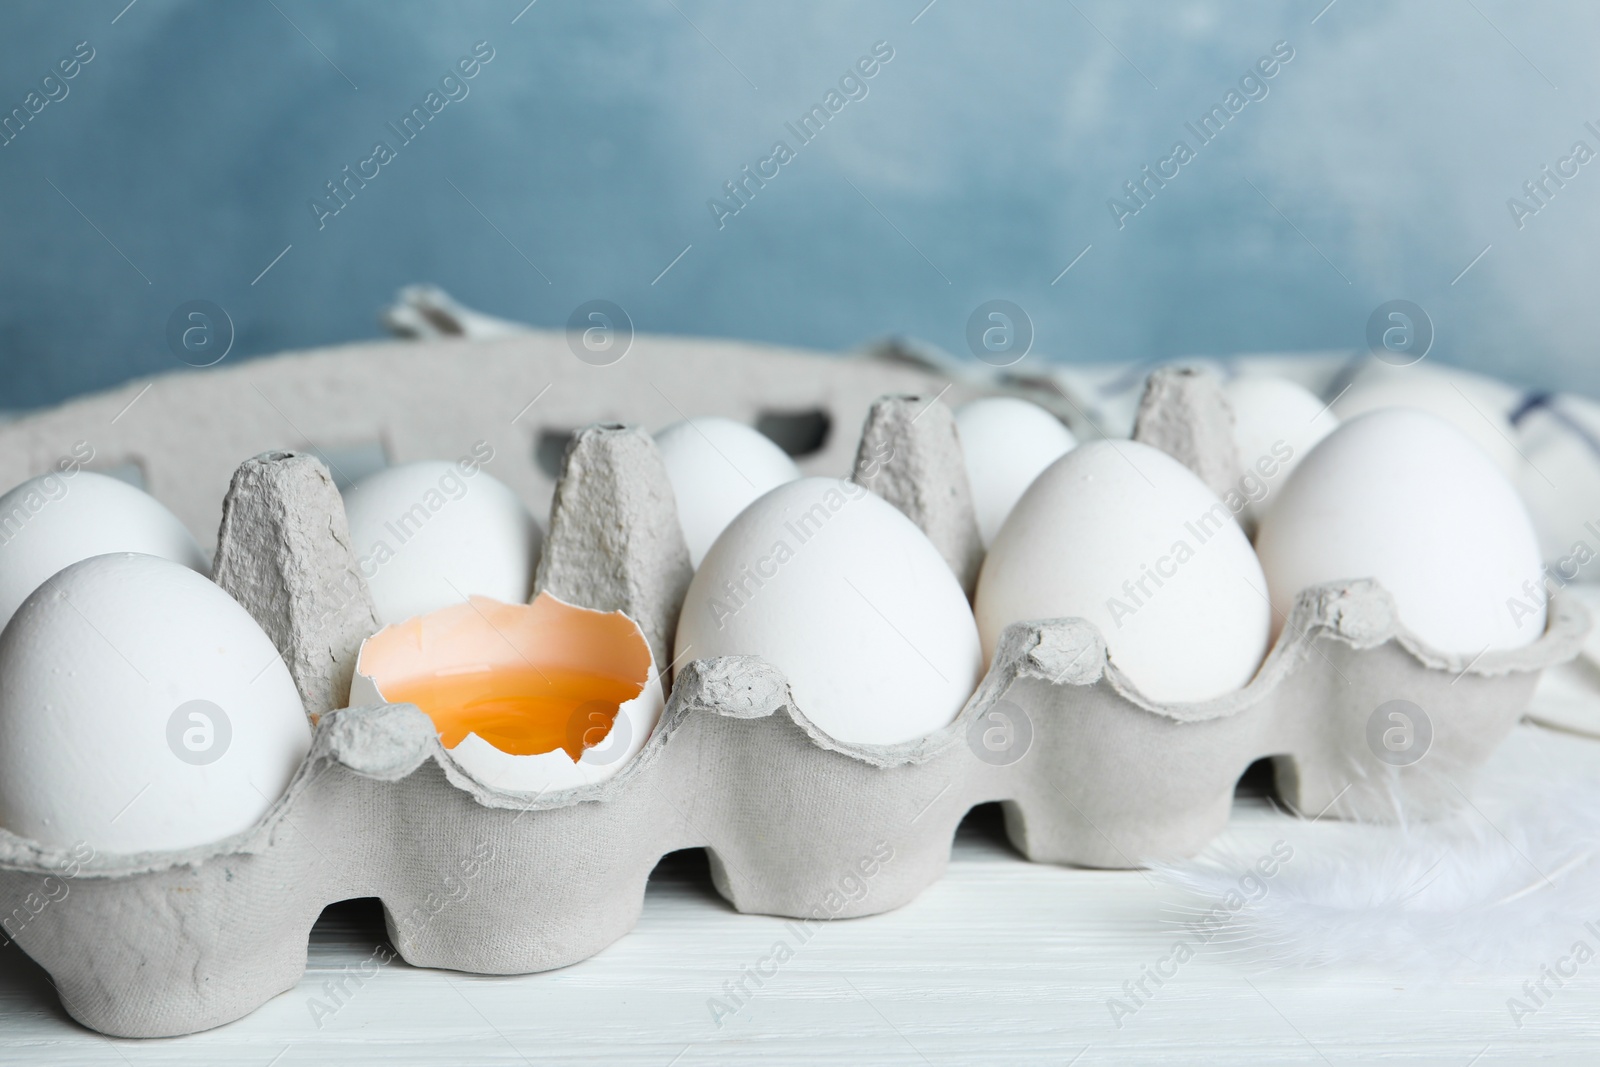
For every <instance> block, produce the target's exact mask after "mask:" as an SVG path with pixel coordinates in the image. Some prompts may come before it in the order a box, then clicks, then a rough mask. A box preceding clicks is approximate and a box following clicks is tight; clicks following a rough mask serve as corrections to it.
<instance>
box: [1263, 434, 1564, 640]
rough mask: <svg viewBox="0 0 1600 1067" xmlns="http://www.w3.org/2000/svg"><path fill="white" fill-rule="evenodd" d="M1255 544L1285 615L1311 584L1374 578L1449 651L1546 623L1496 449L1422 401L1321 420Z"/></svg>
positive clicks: (1534, 541)
mask: <svg viewBox="0 0 1600 1067" xmlns="http://www.w3.org/2000/svg"><path fill="white" fill-rule="evenodd" d="M1256 550H1257V552H1259V553H1260V556H1261V564H1262V567H1263V569H1264V570H1265V571H1266V575H1267V581H1268V583H1269V584H1270V585H1271V587H1272V602H1273V606H1274V607H1275V608H1276V609H1277V612H1278V613H1279V614H1278V619H1277V621H1278V624H1279V625H1280V626H1281V624H1282V618H1283V613H1285V612H1287V611H1288V610H1289V609H1290V608H1291V607H1292V606H1293V604H1294V599H1295V597H1296V595H1297V594H1298V593H1299V592H1300V590H1302V589H1304V588H1306V587H1307V586H1310V585H1315V584H1318V583H1320V582H1328V581H1336V580H1341V579H1346V578H1376V579H1377V580H1378V581H1379V582H1380V583H1381V584H1382V585H1383V587H1384V588H1385V589H1387V590H1388V591H1389V592H1390V594H1391V595H1393V597H1394V599H1395V605H1396V608H1397V610H1398V611H1399V614H1400V621H1401V622H1402V623H1404V624H1405V625H1406V626H1407V627H1408V628H1409V629H1410V630H1411V631H1412V632H1413V633H1415V634H1417V636H1419V637H1421V638H1422V639H1423V640H1424V641H1427V642H1428V643H1429V644H1431V645H1433V646H1434V647H1435V648H1437V649H1439V650H1441V651H1443V652H1449V653H1459V654H1462V655H1468V656H1475V655H1478V654H1479V653H1481V652H1483V651H1486V650H1488V649H1496V648H1516V647H1519V646H1521V645H1526V644H1529V643H1531V642H1533V641H1535V640H1537V639H1538V638H1539V636H1540V635H1541V634H1543V633H1544V628H1545V599H1546V597H1547V596H1548V594H1547V592H1546V591H1545V589H1544V588H1543V586H1542V584H1541V582H1542V575H1541V574H1540V556H1539V541H1538V536H1537V534H1536V533H1535V531H1534V528H1533V522H1532V520H1531V519H1530V518H1529V517H1528V511H1527V508H1526V507H1525V506H1524V505H1523V503H1522V500H1521V499H1520V498H1519V497H1518V496H1517V492H1516V490H1515V488H1513V486H1512V485H1511V483H1510V482H1509V481H1508V480H1507V478H1506V477H1505V475H1504V474H1502V473H1501V472H1500V470H1499V469H1498V467H1497V466H1496V465H1495V463H1494V462H1493V460H1491V459H1490V458H1489V457H1488V456H1486V455H1485V454H1484V453H1483V451H1482V450H1481V449H1479V448H1478V447H1477V446H1476V445H1475V444H1474V443H1473V442H1472V441H1470V440H1468V439H1467V438H1466V437H1465V436H1464V435H1462V434H1461V433H1459V432H1457V431H1456V430H1455V428H1454V427H1452V426H1451V425H1449V424H1448V423H1446V422H1445V421H1444V420H1442V419H1440V418H1437V417H1436V416H1434V415H1432V414H1430V413H1428V412H1426V411H1420V410H1415V409H1410V408H1387V409H1383V410H1379V411H1372V412H1369V413H1367V414H1365V415H1359V416H1357V417H1356V418H1353V419H1351V420H1350V421H1349V422H1346V423H1344V424H1343V425H1341V426H1340V427H1339V428H1338V429H1337V430H1335V431H1334V432H1333V433H1331V434H1329V435H1328V436H1327V438H1325V439H1324V440H1323V441H1322V443H1321V444H1319V445H1317V447H1316V448H1315V449H1313V450H1312V451H1311V454H1310V455H1308V456H1307V457H1306V459H1305V462H1303V463H1301V464H1300V466H1299V468H1298V469H1297V470H1296V471H1295V472H1294V475H1293V476H1292V477H1291V478H1290V479H1289V481H1288V483H1287V484H1286V485H1285V486H1284V487H1283V494H1282V496H1281V497H1280V499H1279V500H1278V502H1277V503H1276V504H1275V505H1274V506H1273V508H1272V510H1271V511H1269V512H1268V513H1267V516H1266V518H1265V519H1264V520H1263V521H1262V524H1261V531H1260V533H1259V534H1258V535H1257V537H1256Z"/></svg>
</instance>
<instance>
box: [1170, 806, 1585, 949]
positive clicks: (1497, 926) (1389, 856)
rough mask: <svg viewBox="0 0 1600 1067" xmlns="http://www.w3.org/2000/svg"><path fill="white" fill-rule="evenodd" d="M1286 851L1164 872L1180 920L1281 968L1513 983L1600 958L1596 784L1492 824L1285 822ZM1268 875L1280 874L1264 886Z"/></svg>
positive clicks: (1472, 818)
mask: <svg viewBox="0 0 1600 1067" xmlns="http://www.w3.org/2000/svg"><path fill="white" fill-rule="evenodd" d="M1402 814H1403V812H1402ZM1252 836H1253V835H1252ZM1275 840H1281V841H1282V842H1284V843H1286V844H1287V845H1288V847H1290V848H1292V849H1293V855H1292V857H1291V858H1289V859H1288V860H1287V861H1286V862H1282V863H1273V862H1270V861H1269V862H1267V863H1265V864H1263V865H1262V866H1261V867H1258V866H1257V864H1258V863H1259V862H1260V860H1261V859H1262V857H1263V856H1270V851H1266V852H1260V853H1251V852H1249V851H1248V850H1242V849H1240V848H1238V847H1234V848H1230V849H1213V850H1208V851H1207V852H1206V853H1204V854H1202V855H1201V856H1200V857H1198V858H1196V859H1194V860H1191V861H1188V862H1184V863H1177V864H1169V865H1164V866H1161V867H1158V868H1157V872H1158V874H1160V875H1161V876H1163V877H1164V878H1165V879H1166V880H1167V881H1168V882H1169V883H1170V884H1172V885H1174V886H1176V887H1178V888H1180V889H1182V890H1183V891H1184V892H1185V894H1186V898H1187V899H1186V900H1185V902H1184V903H1183V904H1181V905H1179V911H1180V921H1184V922H1189V923H1192V922H1193V921H1194V920H1195V919H1196V918H1197V917H1198V916H1200V915H1209V916H1211V917H1212V923H1211V925H1210V927H1209V929H1210V930H1212V931H1215V936H1214V937H1211V938H1210V939H1209V941H1208V943H1209V944H1213V945H1219V946H1221V948H1222V950H1223V951H1225V952H1231V953H1235V954H1238V955H1239V956H1240V957H1241V959H1243V960H1247V961H1248V962H1250V963H1253V964H1256V965H1258V966H1265V967H1268V968H1273V967H1304V966H1321V965H1327V964H1336V963H1363V964H1372V965H1377V966H1380V967H1383V968H1386V969H1401V970H1406V971H1418V970H1421V971H1432V972H1450V971H1454V970H1458V969H1461V968H1469V969H1480V970H1484V971H1493V972H1501V973H1504V972H1506V971H1517V970H1536V969H1537V968H1538V967H1539V966H1541V965H1543V964H1545V963H1547V962H1549V961H1550V960H1552V959H1556V958H1559V957H1561V956H1564V955H1566V954H1567V953H1569V952H1571V950H1572V948H1573V946H1574V944H1575V943H1576V942H1577V941H1580V940H1582V941H1585V942H1587V944H1588V946H1589V948H1590V949H1591V950H1592V951H1594V952H1596V953H1600V788H1597V787H1596V786H1595V785H1594V784H1592V783H1587V784H1581V785H1579V784H1577V783H1571V784H1566V785H1563V786H1562V787H1561V788H1560V790H1559V793H1558V792H1556V791H1555V783H1554V782H1547V783H1546V785H1545V787H1544V791H1543V792H1542V793H1541V794H1540V795H1538V796H1536V797H1532V798H1526V799H1524V800H1521V801H1519V802H1516V803H1514V804H1511V805H1504V806H1499V807H1497V808H1496V809H1495V810H1494V812H1493V815H1492V817H1491V815H1488V814H1485V812H1484V810H1483V809H1482V808H1481V807H1476V806H1472V805H1468V806H1466V807H1465V808H1464V809H1463V810H1462V811H1461V812H1460V813H1459V814H1457V815H1456V816H1454V817H1452V818H1450V819H1448V820H1446V821H1442V822H1438V823H1432V824H1428V823H1416V822H1411V823H1402V824H1400V825H1389V826H1378V825H1362V824H1353V823H1343V824H1334V823H1332V822H1331V820H1323V821H1320V822H1318V823H1312V822H1310V821H1295V822H1285V823H1283V824H1281V832H1280V833H1279V834H1278V835H1276V838H1275ZM1263 868H1275V870H1274V873H1273V874H1272V876H1271V877H1263V876H1262V875H1261V870H1262V869H1263ZM1250 872H1254V873H1255V877H1254V878H1249V877H1247V875H1248V874H1250ZM1258 886H1259V888H1258ZM1230 893H1233V894H1236V895H1235V896H1233V897H1231V898H1230V897H1229V894H1230ZM1240 898H1243V900H1244V902H1243V904H1242V905H1240V906H1238V907H1233V906H1231V905H1233V904H1236V903H1238V901H1239V900H1240ZM1588 922H1594V923H1595V926H1594V928H1593V930H1591V929H1589V928H1587V927H1586V926H1585V923H1588Z"/></svg>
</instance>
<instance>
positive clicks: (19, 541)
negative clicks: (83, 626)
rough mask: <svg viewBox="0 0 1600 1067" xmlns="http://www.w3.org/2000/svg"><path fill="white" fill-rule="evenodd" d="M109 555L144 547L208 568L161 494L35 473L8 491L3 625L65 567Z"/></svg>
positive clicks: (1, 509) (2, 507) (0, 593)
mask: <svg viewBox="0 0 1600 1067" xmlns="http://www.w3.org/2000/svg"><path fill="white" fill-rule="evenodd" d="M108 552H141V553H144V554H146V555H150V556H159V557H160V558H162V559H168V560H171V561H173V562H174V563H181V564H183V565H184V566H185V567H188V568H190V569H191V570H196V571H200V572H202V573H204V572H205V571H206V570H207V563H206V558H205V554H204V553H202V552H201V551H200V546H199V545H198V544H196V543H195V539H194V535H192V534H191V533H189V531H188V529H187V528H186V527H185V526H184V525H183V523H182V522H180V521H178V517H177V516H176V515H174V514H173V513H172V512H170V511H168V510H167V509H166V507H165V506H164V505H163V504H162V503H161V502H160V501H159V500H157V499H156V498H155V497H153V496H151V495H150V494H149V493H146V492H144V491H143V490H142V489H135V488H134V487H133V486H131V485H129V484H128V483H127V482H123V481H118V480H117V479H116V478H111V477H107V476H106V475H104V474H95V473H94V472H92V471H85V470H75V471H72V472H66V471H62V472H57V473H53V474H42V475H40V476H39V477H37V478H29V479H28V480H27V481H25V482H23V483H22V484H21V485H18V486H17V487H16V488H14V489H12V490H10V491H9V492H7V493H6V494H5V495H4V496H0V626H4V625H5V624H6V622H7V621H8V620H9V619H10V618H11V615H12V613H13V612H15V611H16V610H17V607H18V605H20V604H21V603H22V601H23V600H24V599H26V598H27V596H28V594H29V593H31V592H33V591H34V590H35V589H37V588H39V586H40V585H42V584H43V583H44V581H45V579H47V578H49V577H50V576H51V575H53V574H55V573H56V572H57V571H59V570H61V569H62V568H64V567H68V566H70V565H71V564H74V563H76V562H78V561H79V560H83V559H88V558H90V557H91V556H102V555H105V554H106V553H108Z"/></svg>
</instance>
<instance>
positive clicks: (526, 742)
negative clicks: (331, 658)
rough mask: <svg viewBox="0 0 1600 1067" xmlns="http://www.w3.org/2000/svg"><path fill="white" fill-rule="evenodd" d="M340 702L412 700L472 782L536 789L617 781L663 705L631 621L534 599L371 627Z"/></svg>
mask: <svg viewBox="0 0 1600 1067" xmlns="http://www.w3.org/2000/svg"><path fill="white" fill-rule="evenodd" d="M350 703H351V705H352V706H355V705H362V704H376V703H411V704H416V705H417V707H419V708H421V709H422V710H423V711H424V712H426V713H427V714H428V716H429V717H430V718H432V719H433V721H434V725H435V726H437V727H438V728H439V737H440V741H441V742H442V743H443V744H444V746H445V748H446V749H447V750H448V751H449V753H450V755H451V757H452V758H453V759H454V760H455V762H456V763H457V765H459V766H460V767H461V768H462V769H463V770H464V771H466V772H467V773H468V774H469V775H471V776H472V777H473V778H474V779H476V780H477V781H479V782H481V783H482V784H484V785H486V786H489V787H491V788H493V789H499V790H502V791H505V792H513V793H544V792H553V791H558V790H562V789H569V788H573V787H575V786H581V785H588V784H591V783H594V782H599V781H603V780H604V779H606V778H609V777H611V776H612V775H613V774H616V773H617V772H618V771H619V770H621V769H622V768H623V767H625V766H626V765H627V763H628V761H629V760H631V759H632V758H633V757H634V756H635V755H637V754H638V753H639V751H640V750H641V749H642V748H644V745H645V742H646V741H647V740H649V737H650V733H651V731H652V730H654V729H655V726H656V723H657V722H658V721H659V720H660V718H661V712H662V709H663V708H664V707H665V704H666V700H665V694H664V693H663V691H662V685H661V680H660V678H659V676H658V674H657V671H656V665H655V661H654V659H653V658H652V656H651V655H650V645H649V643H648V642H647V641H646V640H645V637H644V634H643V632H642V631H641V630H640V629H639V627H638V625H637V624H636V623H634V621H633V620H632V619H630V618H628V617H627V616H626V615H625V614H623V613H622V612H620V611H609V612H607V611H592V610H590V609H588V608H580V607H576V606H574V605H572V604H568V603H566V602H565V601H563V600H561V599H559V598H557V597H554V596H552V595H551V594H549V593H540V594H539V595H538V597H536V598H535V599H534V601H533V603H532V604H505V603H501V602H499V601H495V600H490V599H488V598H486V597H473V598H472V599H471V601H470V602H469V603H466V604H455V605H452V606H450V607H447V608H443V609H440V610H439V611H435V612H431V613H429V614H426V615H422V616H420V617H415V618H411V619H408V620H406V621H405V622H403V623H400V624H398V625H393V626H388V627H385V628H384V629H382V630H380V631H378V633H376V634H374V635H373V636H372V637H369V638H368V639H367V640H366V641H364V642H363V643H362V645H361V652H360V655H359V657H358V658H357V660H356V673H355V678H354V681H353V683H352V685H351V692H350Z"/></svg>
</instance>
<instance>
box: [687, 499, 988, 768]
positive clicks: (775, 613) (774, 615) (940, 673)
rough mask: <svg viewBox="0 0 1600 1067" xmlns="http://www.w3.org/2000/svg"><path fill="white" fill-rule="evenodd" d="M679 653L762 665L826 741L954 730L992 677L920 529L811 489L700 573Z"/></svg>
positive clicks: (724, 545)
mask: <svg viewBox="0 0 1600 1067" xmlns="http://www.w3.org/2000/svg"><path fill="white" fill-rule="evenodd" d="M676 656H677V657H678V658H680V659H681V658H684V657H692V658H694V659H709V658H711V657H714V656H760V657H761V658H762V659H764V660H766V661H767V662H768V663H770V664H771V665H772V666H774V667H776V668H777V669H778V670H780V671H782V672H783V674H784V675H785V677H787V678H788V680H789V686H790V689H791V690H792V692H793V693H794V699H795V703H796V704H797V705H798V706H799V708H800V710H801V711H802V712H804V713H805V714H806V715H807V716H809V717H810V719H811V721H812V722H813V723H815V724H816V725H817V726H818V727H819V728H820V729H821V730H823V731H824V732H825V733H827V734H828V736H830V737H832V738H835V739H836V740H839V741H848V742H855V743H862V744H893V743H897V742H901V741H909V740H912V739H915V738H918V737H922V736H923V735H925V734H927V733H930V732H931V731H933V730H937V729H939V728H940V727H942V726H945V725H948V724H949V723H950V722H951V721H952V720H953V719H954V718H955V717H956V716H957V715H958V714H959V713H960V711H961V708H962V706H963V705H964V704H965V703H966V700H967V698H968V697H969V696H970V695H971V694H972V691H973V689H974V688H975V687H976V686H977V683H978V678H979V674H980V672H981V670H982V668H983V663H982V659H983V657H982V652H981V649H980V648H979V644H978V631H977V627H976V626H975V625H974V624H973V620H972V610H971V609H970V608H969V607H968V606H967V598H966V596H965V595H964V594H963V593H962V591H961V586H960V584H959V583H958V582H957V581H956V577H955V575H954V574H953V573H952V572H951V570H950V566H949V564H947V563H946V562H945V561H944V557H943V556H941V555H940V554H939V550H938V549H937V548H935V547H934V546H933V543H932V542H931V541H929V540H928V538H927V537H926V536H925V535H924V534H923V533H922V531H921V530H919V529H918V528H917V526H916V524H914V523H913V522H912V521H911V520H910V519H908V518H906V517H905V516H904V515H902V514H901V513H900V512H899V510H897V509H896V508H895V507H894V506H893V505H892V504H889V503H888V502H886V501H884V500H883V499H882V498H881V497H879V496H877V495H875V494H874V493H872V492H870V491H869V490H867V489H864V488H862V487H861V486H858V485H855V484H853V483H851V482H843V481H838V480H836V479H833V478H805V479H802V480H801V481H798V482H791V483H789V484H788V485H784V486H780V487H779V488H777V489H774V490H773V491H772V492H770V493H768V494H766V495H765V496H763V497H762V498H761V499H759V500H757V501H756V502H755V503H754V504H751V505H750V506H749V507H748V508H746V509H745V510H744V511H743V512H742V513H741V514H740V515H739V517H738V518H736V519H734V521H733V522H732V523H731V524H730V525H729V526H728V528H727V529H726V530H724V531H723V533H722V536H721V537H719V538H717V541H716V543H715V544H714V545H712V546H711V551H710V552H708V553H706V558H705V562H704V563H702V564H701V566H700V569H699V570H698V571H697V572H696V573H695V576H694V580H693V581H692V582H691V583H690V585H689V592H688V595H687V596H686V597H685V598H684V602H683V613H682V615H681V616H680V617H679V619H678V637H677V648H676Z"/></svg>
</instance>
